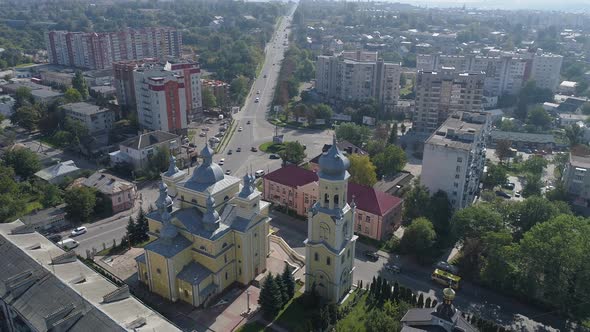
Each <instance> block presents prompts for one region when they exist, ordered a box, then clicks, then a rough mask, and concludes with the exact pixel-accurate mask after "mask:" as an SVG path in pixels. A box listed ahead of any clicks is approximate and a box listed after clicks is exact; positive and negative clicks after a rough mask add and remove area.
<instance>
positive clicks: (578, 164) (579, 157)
mask: <svg viewBox="0 0 590 332" xmlns="http://www.w3.org/2000/svg"><path fill="white" fill-rule="evenodd" d="M578 150H579V148H574V149H572V152H570V156H569V157H570V158H569V162H568V163H567V164H566V168H565V172H564V177H563V178H564V184H565V188H566V191H567V193H568V194H569V195H570V196H571V197H572V202H573V204H574V205H575V206H577V207H582V208H587V207H589V206H590V190H589V189H588V188H590V154H589V153H588V151H578Z"/></svg>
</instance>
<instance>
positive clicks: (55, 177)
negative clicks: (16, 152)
mask: <svg viewBox="0 0 590 332" xmlns="http://www.w3.org/2000/svg"><path fill="white" fill-rule="evenodd" d="M81 171H82V170H81V169H80V168H78V166H76V163H74V161H72V160H67V161H63V162H60V163H57V164H55V165H53V166H49V167H47V168H44V169H42V170H40V171H38V172H37V173H35V176H36V177H38V178H40V179H43V180H45V181H47V182H49V183H52V184H60V183H62V182H63V181H64V179H65V178H66V177H70V178H76V177H77V176H78V175H79V174H80V172H81Z"/></svg>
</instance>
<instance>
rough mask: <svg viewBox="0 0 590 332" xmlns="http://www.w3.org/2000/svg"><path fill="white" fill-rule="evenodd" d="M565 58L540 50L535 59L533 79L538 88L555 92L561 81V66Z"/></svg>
mask: <svg viewBox="0 0 590 332" xmlns="http://www.w3.org/2000/svg"><path fill="white" fill-rule="evenodd" d="M562 62H563V56H561V55H557V54H550V53H548V54H545V53H543V52H542V50H538V51H537V53H536V54H535V55H534V57H533V62H532V69H531V79H532V80H534V81H535V83H536V84H537V87H539V88H545V89H550V90H551V91H555V90H556V89H557V86H559V83H560V80H561V74H560V73H561V64H562Z"/></svg>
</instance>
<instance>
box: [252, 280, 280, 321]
mask: <svg viewBox="0 0 590 332" xmlns="http://www.w3.org/2000/svg"><path fill="white" fill-rule="evenodd" d="M281 302H282V295H281V292H280V289H279V286H278V285H277V283H276V281H275V278H273V276H272V274H271V273H269V274H267V275H266V278H265V279H264V282H263V283H262V288H261V289H260V296H259V298H258V304H259V305H260V310H261V311H262V314H263V315H264V317H266V318H267V319H272V318H274V317H275V316H276V315H277V314H278V313H279V311H280V310H281V306H282V303H281Z"/></svg>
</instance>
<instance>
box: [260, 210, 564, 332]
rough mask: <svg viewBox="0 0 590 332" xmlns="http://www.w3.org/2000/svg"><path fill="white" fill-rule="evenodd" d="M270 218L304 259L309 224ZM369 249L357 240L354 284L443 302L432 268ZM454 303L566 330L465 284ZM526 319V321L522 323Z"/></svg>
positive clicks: (503, 320)
mask: <svg viewBox="0 0 590 332" xmlns="http://www.w3.org/2000/svg"><path fill="white" fill-rule="evenodd" d="M271 217H273V219H272V221H271V227H272V228H273V229H274V230H275V231H277V232H276V233H275V234H276V235H278V236H281V237H282V238H283V239H284V240H285V241H286V242H287V243H288V244H289V245H290V246H291V247H292V248H293V249H295V251H297V252H298V253H300V254H302V255H304V256H305V246H304V244H303V241H304V240H305V239H306V238H307V222H306V221H304V220H299V219H295V218H291V217H288V216H286V215H284V214H281V213H277V212H272V213H271ZM366 250H370V251H374V248H372V247H370V246H368V245H366V244H364V243H362V242H359V241H357V244H356V253H355V267H356V269H355V270H354V280H355V282H358V281H359V280H362V281H363V284H365V285H366V284H367V283H369V282H371V281H372V280H373V277H374V276H375V277H376V276H378V275H380V276H381V277H383V278H387V279H389V280H390V281H391V282H394V281H397V282H398V283H399V284H400V285H402V286H406V287H409V288H411V289H413V290H414V291H418V292H421V293H424V294H425V296H426V295H428V296H430V297H436V298H437V299H438V301H439V302H441V299H442V290H443V287H442V286H440V285H438V284H435V283H434V282H432V281H431V280H430V274H431V273H432V268H431V267H429V266H422V265H419V264H416V263H415V262H414V261H413V260H412V259H410V258H409V257H404V256H401V257H393V256H390V255H389V254H387V253H384V252H379V254H380V257H379V260H378V261H376V262H372V261H368V260H367V259H366V257H365V256H364V251H366ZM393 262H395V263H396V264H399V265H400V266H401V267H402V272H401V273H399V274H394V273H392V272H389V271H387V270H385V269H384V266H385V265H386V264H388V263H393ZM454 304H455V305H456V306H457V308H459V309H460V310H462V311H465V312H470V313H477V314H478V315H479V316H481V317H484V318H486V319H489V320H493V321H495V322H497V323H499V324H502V325H504V326H512V328H513V329H517V330H522V331H546V330H549V331H551V329H543V326H550V327H553V328H555V329H560V330H561V331H565V330H567V329H566V327H565V321H564V320H563V319H560V318H559V317H556V316H554V315H551V314H547V313H546V312H544V311H541V310H539V309H537V308H534V307H531V306H529V305H526V304H523V303H520V302H519V301H517V300H516V299H512V298H509V297H506V296H503V295H501V294H498V293H497V292H494V291H491V290H488V289H484V288H482V287H479V286H476V285H473V284H471V283H469V282H465V281H463V282H462V285H461V288H460V289H459V291H458V292H457V297H456V299H455V301H454ZM523 317H526V318H527V319H524V320H523V319H522V318H523ZM517 326H518V327H517Z"/></svg>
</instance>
